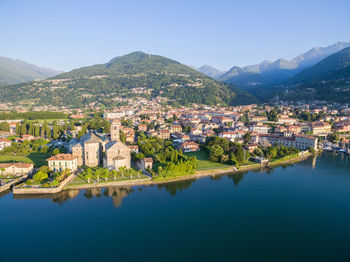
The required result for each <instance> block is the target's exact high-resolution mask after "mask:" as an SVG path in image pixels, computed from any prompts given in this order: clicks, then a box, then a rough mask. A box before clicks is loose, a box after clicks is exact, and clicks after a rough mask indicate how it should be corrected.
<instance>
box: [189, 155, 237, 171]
mask: <svg viewBox="0 0 350 262" xmlns="http://www.w3.org/2000/svg"><path fill="white" fill-rule="evenodd" d="M185 155H186V156H195V157H196V158H197V170H207V169H216V168H228V167H232V166H230V165H226V164H221V163H217V162H212V161H209V160H208V154H207V152H205V151H197V152H189V153H185Z"/></svg>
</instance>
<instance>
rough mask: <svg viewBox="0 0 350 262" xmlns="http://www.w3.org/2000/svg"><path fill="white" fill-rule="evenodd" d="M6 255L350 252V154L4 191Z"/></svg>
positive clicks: (321, 255)
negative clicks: (50, 189) (31, 191)
mask: <svg viewBox="0 0 350 262" xmlns="http://www.w3.org/2000/svg"><path fill="white" fill-rule="evenodd" d="M0 212H1V213H0V236H1V237H0V241H1V242H0V261H123V260H124V261H227V260H235V261H350V159H349V157H345V156H340V155H338V156H337V155H333V154H328V153H324V154H323V155H322V156H319V157H317V159H315V158H314V159H312V158H310V159H307V160H305V161H303V162H300V163H297V164H294V165H291V166H286V167H277V168H275V169H273V170H262V171H254V172H247V173H244V174H231V175H227V176H216V177H206V178H201V179H199V180H188V181H184V182H177V183H170V184H163V185H154V186H140V187H138V186H136V187H129V188H117V187H111V188H103V189H93V190H81V191H78V190H72V191H66V192H63V193H62V194H59V195H57V196H55V197H54V198H53V197H38V198H33V197H32V198H14V197H13V195H12V194H11V193H9V194H6V195H2V196H0Z"/></svg>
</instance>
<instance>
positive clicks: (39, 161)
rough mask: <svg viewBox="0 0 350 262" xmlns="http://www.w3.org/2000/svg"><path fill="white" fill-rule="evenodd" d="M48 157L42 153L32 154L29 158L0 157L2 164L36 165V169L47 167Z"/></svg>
mask: <svg viewBox="0 0 350 262" xmlns="http://www.w3.org/2000/svg"><path fill="white" fill-rule="evenodd" d="M46 158H47V156H46V155H45V154H41V153H30V154H28V155H27V156H13V155H0V163H16V162H24V163H34V165H35V167H41V166H44V165H47V161H46Z"/></svg>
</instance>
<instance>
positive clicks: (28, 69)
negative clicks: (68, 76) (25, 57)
mask: <svg viewBox="0 0 350 262" xmlns="http://www.w3.org/2000/svg"><path fill="white" fill-rule="evenodd" d="M59 73H60V72H59V71H56V70H53V69H50V68H42V67H38V66H36V65H32V64H29V63H27V62H24V61H21V60H17V59H11V58H7V57H1V56H0V85H5V84H14V83H20V82H26V81H31V80H34V79H44V78H47V77H52V76H55V75H57V74H59Z"/></svg>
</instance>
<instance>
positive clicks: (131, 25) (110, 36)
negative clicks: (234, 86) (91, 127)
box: [0, 0, 350, 70]
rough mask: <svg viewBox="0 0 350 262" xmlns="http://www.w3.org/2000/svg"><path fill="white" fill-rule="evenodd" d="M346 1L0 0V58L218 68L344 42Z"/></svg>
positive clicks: (69, 65) (67, 65) (59, 65)
mask: <svg viewBox="0 0 350 262" xmlns="http://www.w3.org/2000/svg"><path fill="white" fill-rule="evenodd" d="M349 13H350V1H349V0H332V1H326V0H319V1H313V0H304V1H298V0H295V1H268V0H265V1H262V0H260V1H259V0H255V1H253V0H252V1H249V0H247V1H224V0H221V1H220V0H215V1H214V0H213V1H205V0H202V1H191V0H187V1H182V0H179V1H175V0H172V1H166V0H163V1H161V0H159V1H151V0H148V1H146V0H144V1H132V0H128V1H126V0H124V1H118V0H115V1H103V0H99V1H97V0H96V1H88V0H86V1H79V0H71V1H64V0H60V1H55V0H50V1H48V0H46V1H39V0H38V1H35V0H33V1H16V0H0V36H1V37H0V56H7V57H11V58H18V59H22V60H25V61H28V62H31V63H34V64H37V65H39V66H45V67H52V68H55V69H61V70H70V69H73V68H77V67H82V66H87V65H92V64H96V63H104V62H107V61H108V60H110V59H111V58H113V57H115V56H119V55H123V54H127V53H130V52H133V51H144V52H147V53H151V54H159V55H163V56H166V57H169V58H172V59H175V60H178V61H179V62H181V63H184V64H187V65H194V66H200V65H203V64H210V65H212V66H214V67H217V68H219V69H221V70H225V69H229V68H230V67H231V66H233V65H238V66H242V65H248V64H255V63H259V62H261V61H262V60H265V59H269V60H274V59H278V58H280V57H283V58H286V59H291V58H293V57H294V56H296V55H298V54H300V53H302V52H305V51H307V50H308V49H310V48H312V47H314V46H327V45H330V44H333V43H335V42H337V41H350V29H349V28H350V15H349Z"/></svg>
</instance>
